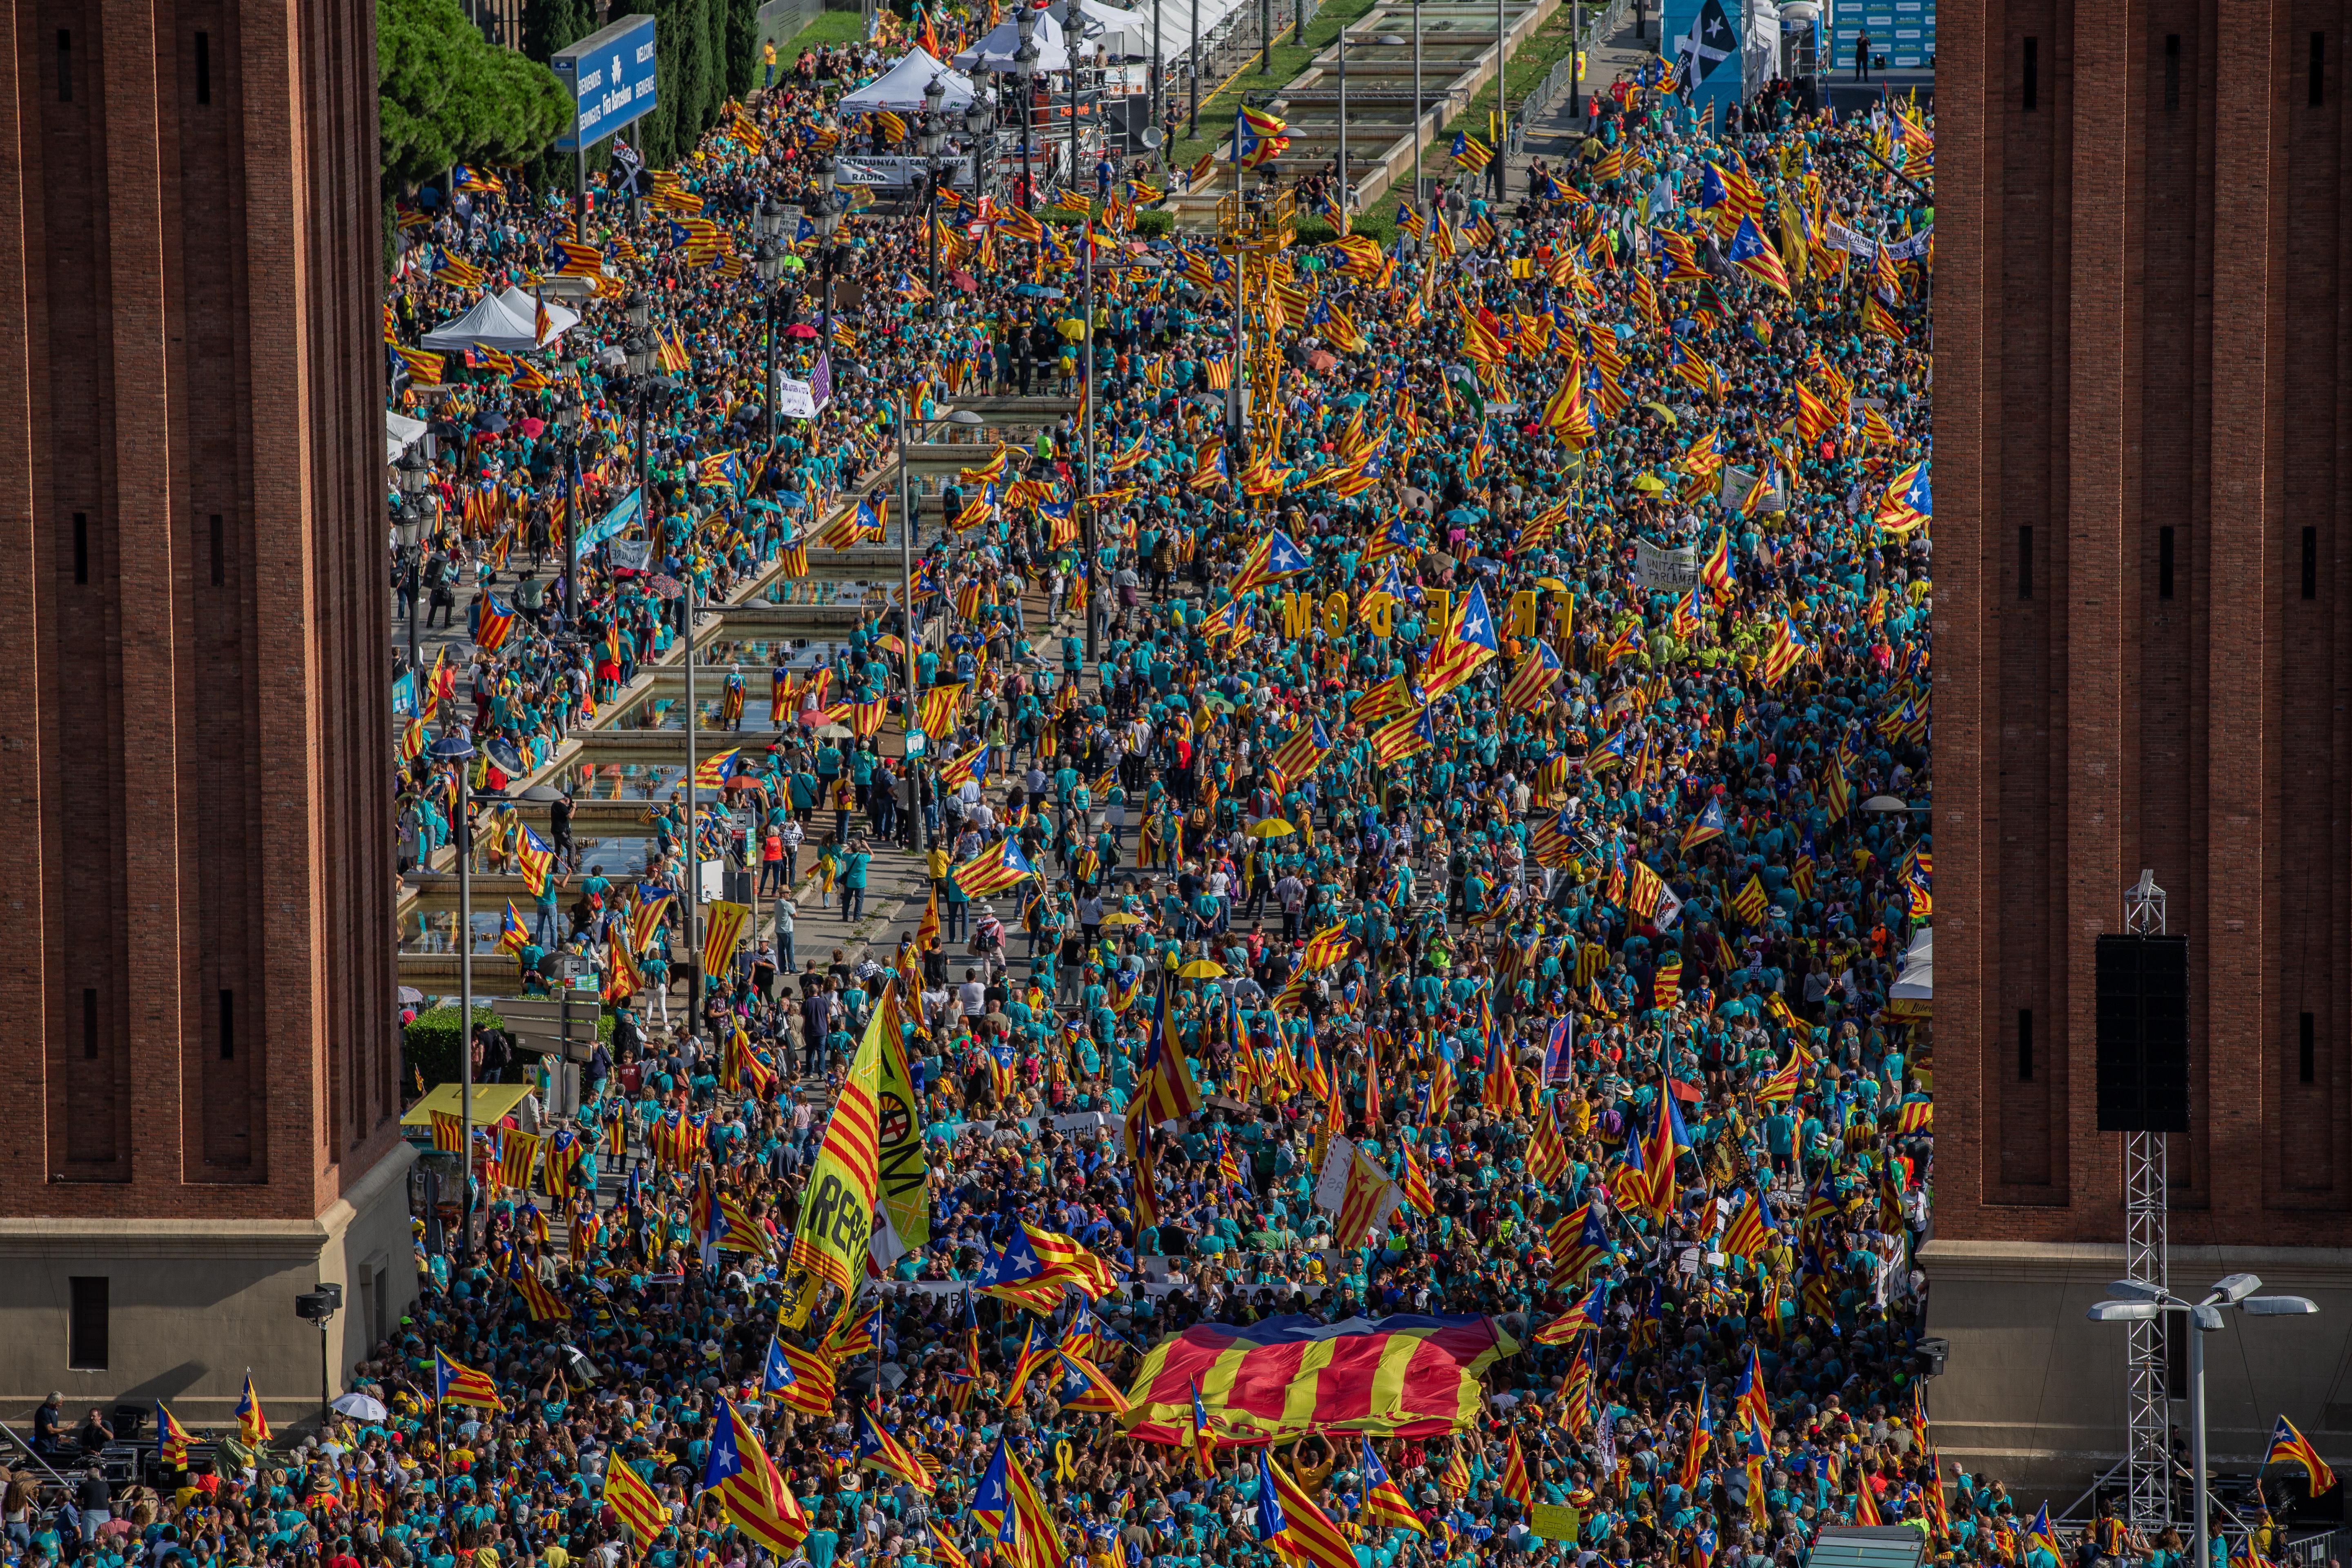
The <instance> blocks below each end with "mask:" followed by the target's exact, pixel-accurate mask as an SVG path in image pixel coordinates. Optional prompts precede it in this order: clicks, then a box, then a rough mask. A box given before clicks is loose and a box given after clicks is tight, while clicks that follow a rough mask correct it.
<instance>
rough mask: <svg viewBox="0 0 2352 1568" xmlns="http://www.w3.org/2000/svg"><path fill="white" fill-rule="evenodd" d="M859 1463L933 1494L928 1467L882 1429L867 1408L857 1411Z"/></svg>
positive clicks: (920, 1490) (926, 1494) (924, 1492)
mask: <svg viewBox="0 0 2352 1568" xmlns="http://www.w3.org/2000/svg"><path fill="white" fill-rule="evenodd" d="M857 1462H858V1464H860V1465H861V1466H866V1467H870V1468H874V1469H877V1470H880V1471H882V1472H883V1473H884V1474H886V1475H893V1476H896V1477H898V1479H900V1480H902V1481H904V1482H906V1483H907V1484H908V1486H910V1487H912V1488H914V1489H916V1490H917V1491H919V1492H921V1493H922V1494H923V1495H924V1496H925V1497H929V1496H930V1495H931V1489H932V1487H931V1472H930V1471H929V1468H926V1467H925V1466H924V1464H923V1461H922V1460H921V1459H919V1458H917V1457H916V1456H915V1455H913V1454H911V1453H909V1452H908V1451H907V1448H906V1447H905V1445H903V1444H901V1443H900V1442H899V1441H898V1438H896V1437H894V1436H891V1435H890V1434H889V1433H887V1432H885V1431H884V1430H882V1427H881V1426H880V1425H879V1424H878V1423H877V1422H876V1420H875V1419H874V1415H873V1412H871V1411H867V1410H860V1411H859V1412H858V1413H857Z"/></svg>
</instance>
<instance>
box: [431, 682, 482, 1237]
mask: <svg viewBox="0 0 2352 1568" xmlns="http://www.w3.org/2000/svg"><path fill="white" fill-rule="evenodd" d="M433 760H434V761H435V762H436V763H442V764H445V765H447V766H452V767H455V768H456V769H457V825H456V832H455V834H454V835H453V837H455V838H456V840H457V1121H458V1124H459V1125H460V1126H461V1127H462V1128H463V1129H464V1137H465V1141H466V1148H465V1156H466V1167H465V1173H464V1175H463V1176H462V1177H461V1178H460V1180H459V1184H458V1189H457V1193H458V1196H457V1202H458V1205H459V1207H458V1211H457V1212H458V1219H457V1258H458V1261H459V1264H460V1266H461V1267H470V1266H471V1265H472V1263H473V1260H474V742H472V741H471V740H470V739H468V738H467V735H466V732H465V731H463V730H460V729H458V728H457V725H456V724H455V723H454V722H453V723H451V724H450V726H449V727H448V728H447V729H446V730H445V731H442V734H441V738H440V739H439V740H438V741H436V742H434V743H433Z"/></svg>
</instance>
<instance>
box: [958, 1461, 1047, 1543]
mask: <svg viewBox="0 0 2352 1568" xmlns="http://www.w3.org/2000/svg"><path fill="white" fill-rule="evenodd" d="M965 1511H966V1512H967V1513H969V1514H970V1515H971V1517H972V1518H974V1519H975V1520H977V1521H980V1522H981V1523H982V1524H983V1525H986V1526H989V1527H991V1528H992V1529H993V1530H994V1531H996V1543H997V1544H998V1545H999V1546H1001V1547H1004V1548H1006V1549H1007V1550H1005V1551H1003V1552H998V1553H997V1555H998V1556H999V1557H1000V1558H1003V1559H1004V1560H1006V1561H1007V1562H1009V1563H1013V1565H1014V1568H1060V1563H1061V1561H1062V1556H1063V1552H1062V1533H1061V1531H1058V1530H1056V1529H1055V1527H1054V1516H1053V1515H1052V1514H1051V1513H1050V1512H1048V1511H1047V1510H1046V1508H1045V1498H1044V1497H1043V1496H1042V1495H1040V1494H1039V1492H1038V1490H1037V1484H1036V1482H1034V1481H1033V1480H1031V1479H1029V1472H1028V1471H1027V1470H1025V1469H1024V1468H1021V1461H1020V1460H1018V1459H1016V1458H1013V1451H1012V1449H1011V1448H1010V1447H1007V1446H1006V1443H1005V1440H1004V1439H1003V1438H1002V1437H999V1438H998V1439H997V1440H996V1453H995V1456H994V1457H993V1458H991V1459H990V1460H989V1464H988V1468H987V1469H986V1470H985V1471H983V1472H982V1475H981V1478H980V1485H979V1486H977V1487H975V1488H974V1489H972V1494H971V1503H970V1504H969V1506H968V1507H967V1508H966V1510H965Z"/></svg>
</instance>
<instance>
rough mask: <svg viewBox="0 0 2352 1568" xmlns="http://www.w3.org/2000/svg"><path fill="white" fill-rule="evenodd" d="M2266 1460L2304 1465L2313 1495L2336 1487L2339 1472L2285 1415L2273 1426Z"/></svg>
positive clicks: (2268, 1464) (2272, 1463)
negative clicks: (2328, 1464)
mask: <svg viewBox="0 0 2352 1568" xmlns="http://www.w3.org/2000/svg"><path fill="white" fill-rule="evenodd" d="M2263 1465H2264V1466H2270V1465H2301V1466H2302V1467H2303V1468H2304V1473H2305V1475H2308V1476H2309V1477H2310V1478H2311V1495H2312V1496H2314V1497H2317V1496H2318V1495H2319V1494H2320V1493H2322V1492H2324V1491H2328V1490H2331V1489H2334V1487H2335V1485H2336V1472H2335V1471H2334V1470H2331V1469H2329V1468H2327V1461H2326V1460H2325V1459H2323V1458H2320V1457H2319V1450H2318V1449H2316V1448H2315V1447H2312V1446H2311V1439H2310V1438H2308V1437H2305V1436H2304V1435H2303V1434H2302V1433H2301V1432H2298V1431H2296V1430H2295V1426H2294V1422H2292V1421H2290V1420H2288V1419H2287V1418H2286V1417H2285V1416H2284V1415H2282V1416H2280V1417H2279V1418H2278V1425H2277V1426H2273V1427H2272V1428H2271V1447H2270V1452H2269V1453H2267V1454H2265V1455H2264V1456H2263Z"/></svg>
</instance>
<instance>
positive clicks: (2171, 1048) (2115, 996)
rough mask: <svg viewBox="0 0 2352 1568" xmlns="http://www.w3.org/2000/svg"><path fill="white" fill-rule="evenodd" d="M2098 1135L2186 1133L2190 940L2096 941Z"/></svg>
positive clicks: (2121, 938) (2132, 938) (2138, 938)
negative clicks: (2108, 1133)
mask: <svg viewBox="0 0 2352 1568" xmlns="http://www.w3.org/2000/svg"><path fill="white" fill-rule="evenodd" d="M2097 984H2098V1003H2099V1040H2098V1047H2099V1131H2102V1132H2186V1131H2189V939H2188V938H2187V937H2185V936H2103V937H2101V938H2100V939H2099V946H2098V982H2097Z"/></svg>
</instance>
